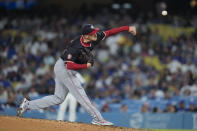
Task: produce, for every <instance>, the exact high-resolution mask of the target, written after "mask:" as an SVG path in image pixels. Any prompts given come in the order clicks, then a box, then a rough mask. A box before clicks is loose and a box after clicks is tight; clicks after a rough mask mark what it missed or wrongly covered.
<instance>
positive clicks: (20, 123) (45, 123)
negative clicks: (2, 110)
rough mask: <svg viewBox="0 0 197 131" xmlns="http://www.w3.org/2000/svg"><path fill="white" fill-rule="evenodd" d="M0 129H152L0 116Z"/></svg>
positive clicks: (5, 130) (0, 130) (37, 130)
mask: <svg viewBox="0 0 197 131" xmlns="http://www.w3.org/2000/svg"><path fill="white" fill-rule="evenodd" d="M0 131H150V130H142V129H131V128H123V127H115V126H97V125H92V124H85V123H76V122H60V121H55V120H45V119H30V118H18V117H9V116H0Z"/></svg>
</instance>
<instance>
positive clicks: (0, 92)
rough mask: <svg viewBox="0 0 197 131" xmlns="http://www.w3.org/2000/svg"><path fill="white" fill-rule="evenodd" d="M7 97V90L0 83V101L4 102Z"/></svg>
mask: <svg viewBox="0 0 197 131" xmlns="http://www.w3.org/2000/svg"><path fill="white" fill-rule="evenodd" d="M7 99H8V93H7V91H6V90H5V89H4V88H3V86H2V84H0V103H5V102H7Z"/></svg>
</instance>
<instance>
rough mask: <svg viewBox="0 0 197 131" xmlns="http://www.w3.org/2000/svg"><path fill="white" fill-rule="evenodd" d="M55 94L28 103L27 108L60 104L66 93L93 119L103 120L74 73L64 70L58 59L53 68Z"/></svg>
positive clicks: (40, 107)
mask: <svg viewBox="0 0 197 131" xmlns="http://www.w3.org/2000/svg"><path fill="white" fill-rule="evenodd" d="M54 72H55V93H54V95H50V96H46V97H43V98H41V99H37V100H32V101H29V103H28V106H27V108H28V109H29V110H34V109H43V108H46V107H49V106H52V105H57V104H61V103H62V102H63V101H64V100H65V98H66V96H67V94H68V92H70V93H71V94H72V95H73V96H74V97H75V98H76V99H77V101H78V102H79V103H80V104H81V105H82V107H83V108H84V109H86V111H87V112H88V113H89V114H90V115H91V117H92V118H93V119H96V120H103V117H102V116H101V113H100V112H99V111H98V109H97V108H96V107H94V106H93V105H92V103H91V102H90V100H89V98H88V97H87V95H86V93H85V91H84V88H83V87H82V86H81V83H80V81H79V79H78V78H77V77H76V76H75V75H76V73H77V72H76V71H73V70H68V69H66V66H65V64H64V61H63V60H62V59H58V60H57V62H56V64H55V67H54Z"/></svg>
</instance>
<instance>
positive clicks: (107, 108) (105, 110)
mask: <svg viewBox="0 0 197 131" xmlns="http://www.w3.org/2000/svg"><path fill="white" fill-rule="evenodd" d="M101 111H102V112H110V111H111V109H110V107H109V104H108V103H105V104H104V105H103V106H102V108H101Z"/></svg>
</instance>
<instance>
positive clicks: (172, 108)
mask: <svg viewBox="0 0 197 131" xmlns="http://www.w3.org/2000/svg"><path fill="white" fill-rule="evenodd" d="M169 112H170V113H176V112H177V107H176V105H171V106H170V111H169Z"/></svg>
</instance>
